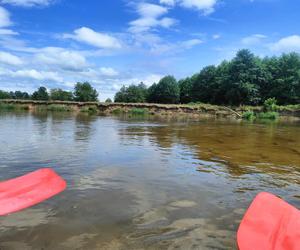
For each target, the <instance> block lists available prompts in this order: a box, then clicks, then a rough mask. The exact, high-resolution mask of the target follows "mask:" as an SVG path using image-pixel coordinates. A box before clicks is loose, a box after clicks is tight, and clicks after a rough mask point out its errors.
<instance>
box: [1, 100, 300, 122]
mask: <svg viewBox="0 0 300 250" xmlns="http://www.w3.org/2000/svg"><path fill="white" fill-rule="evenodd" d="M0 110H24V111H25V110H27V111H58V112H76V113H78V112H84V113H92V114H102V115H112V114H132V115H159V116H177V115H188V116H193V117H203V116H209V117H231V118H237V119H241V118H243V115H244V114H245V113H246V112H253V113H254V114H258V115H259V114H264V108H263V107H260V106H256V107H252V106H240V107H225V106H217V105H210V104H170V105H169V104H152V103H101V102H85V103H82V102H64V101H32V100H0ZM277 112H278V115H279V116H280V117H295V118H299V119H300V105H289V106H278V110H277Z"/></svg>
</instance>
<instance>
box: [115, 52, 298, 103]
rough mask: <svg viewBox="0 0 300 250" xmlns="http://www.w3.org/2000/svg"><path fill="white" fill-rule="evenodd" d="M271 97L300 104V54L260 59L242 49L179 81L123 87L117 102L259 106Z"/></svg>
mask: <svg viewBox="0 0 300 250" xmlns="http://www.w3.org/2000/svg"><path fill="white" fill-rule="evenodd" d="M269 98H275V99H276V100H277V102H278V104H281V105H285V104H298V103H300V55H299V54H297V53H289V54H283V55H282V56H280V57H265V58H259V57H257V56H255V55H254V54H253V53H251V52H250V51H249V50H240V51H239V52H238V53H237V54H236V56H235V57H234V58H233V59H232V60H231V61H223V62H222V63H221V64H220V65H218V66H214V65H212V66H207V67H205V68H203V69H202V70H201V71H200V72H199V73H197V74H194V75H193V76H191V77H187V78H185V79H182V80H180V81H176V79H175V78H174V77H173V76H166V77H164V78H162V79H161V80H160V81H159V82H158V83H154V84H153V85H152V86H150V87H149V88H147V87H146V86H145V85H144V84H143V83H141V84H139V85H131V86H129V87H125V86H124V87H122V88H121V89H120V91H119V92H118V93H117V94H116V95H115V102H132V103H137V102H141V103H143V102H149V103H167V104H174V103H191V102H203V103H210V104H217V105H259V104H262V103H264V102H265V101H266V100H268V99H269Z"/></svg>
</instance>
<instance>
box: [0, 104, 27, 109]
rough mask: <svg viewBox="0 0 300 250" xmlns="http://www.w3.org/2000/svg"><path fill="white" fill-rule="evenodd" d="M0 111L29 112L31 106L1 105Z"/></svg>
mask: <svg viewBox="0 0 300 250" xmlns="http://www.w3.org/2000/svg"><path fill="white" fill-rule="evenodd" d="M0 110H29V106H28V105H23V104H13V103H0Z"/></svg>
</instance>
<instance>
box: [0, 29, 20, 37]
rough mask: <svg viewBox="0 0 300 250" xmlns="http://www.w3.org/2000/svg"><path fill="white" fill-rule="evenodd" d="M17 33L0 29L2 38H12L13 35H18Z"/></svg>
mask: <svg viewBox="0 0 300 250" xmlns="http://www.w3.org/2000/svg"><path fill="white" fill-rule="evenodd" d="M18 34H19V33H18V32H15V31H13V30H10V29H0V35H3V36H14V35H18Z"/></svg>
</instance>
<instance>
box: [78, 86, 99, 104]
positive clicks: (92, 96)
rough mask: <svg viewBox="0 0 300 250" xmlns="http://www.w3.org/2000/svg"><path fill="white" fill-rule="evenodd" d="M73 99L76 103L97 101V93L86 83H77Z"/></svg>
mask: <svg viewBox="0 0 300 250" xmlns="http://www.w3.org/2000/svg"><path fill="white" fill-rule="evenodd" d="M74 99H75V100H76V101H78V102H96V101H98V92H97V90H96V89H94V88H93V87H92V86H91V84H90V83H88V82H84V83H81V82H78V83H76V85H75V89H74Z"/></svg>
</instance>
